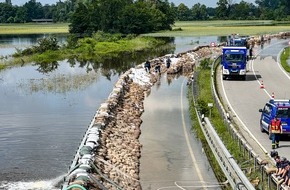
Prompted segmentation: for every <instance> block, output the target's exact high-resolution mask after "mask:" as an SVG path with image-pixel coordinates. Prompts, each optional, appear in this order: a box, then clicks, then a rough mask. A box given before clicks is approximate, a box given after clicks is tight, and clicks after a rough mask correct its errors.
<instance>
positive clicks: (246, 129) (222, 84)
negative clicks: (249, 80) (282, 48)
mask: <svg viewBox="0 0 290 190" xmlns="http://www.w3.org/2000/svg"><path fill="white" fill-rule="evenodd" d="M280 43H283V42H277V43H275V44H272V45H269V46H267V47H266V48H264V49H268V48H270V47H272V46H274V45H277V44H280ZM264 49H262V50H260V51H258V52H257V54H256V56H257V55H259V54H260V53H261V52H262V51H263V50H264ZM250 63H251V65H252V68H251V69H252V72H253V74H254V76H255V78H256V80H257V82H258V83H259V86H261V82H260V81H259V80H258V77H257V75H256V72H255V70H254V60H251V62H250ZM288 77H289V76H288ZM220 80H221V86H222V90H223V93H224V96H225V99H226V102H227V103H228V105H229V107H230V109H231V110H232V112H233V113H234V114H235V116H236V118H237V119H238V120H239V121H240V122H241V124H242V126H243V129H244V130H245V131H246V132H247V133H248V134H249V135H250V136H251V138H252V139H253V140H254V141H255V142H256V143H257V144H258V145H259V147H260V148H261V149H262V150H263V152H264V153H265V154H268V151H267V150H266V149H265V148H264V146H263V145H262V144H261V143H260V142H259V141H258V140H257V139H256V138H255V136H254V135H253V134H252V133H251V131H250V130H249V129H248V128H247V127H246V125H245V123H244V122H243V121H242V120H241V118H240V117H239V116H238V115H237V113H236V112H235V110H234V109H233V107H232V105H231V104H230V101H229V99H228V97H227V95H226V92H225V88H224V83H223V80H222V75H221V77H220ZM263 90H264V92H265V93H266V94H267V95H268V96H269V98H271V94H269V93H268V92H267V90H266V89H263Z"/></svg>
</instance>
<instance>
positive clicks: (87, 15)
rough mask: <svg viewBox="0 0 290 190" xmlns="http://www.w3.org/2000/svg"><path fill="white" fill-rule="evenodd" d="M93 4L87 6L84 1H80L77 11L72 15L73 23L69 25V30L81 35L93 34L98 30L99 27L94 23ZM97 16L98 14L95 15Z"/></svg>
mask: <svg viewBox="0 0 290 190" xmlns="http://www.w3.org/2000/svg"><path fill="white" fill-rule="evenodd" d="M92 7H93V6H86V5H85V4H84V3H81V2H79V3H78V6H77V8H76V10H75V12H74V13H73V14H72V17H71V24H70V25H69V32H70V33H73V34H78V35H79V36H88V35H92V34H93V33H94V32H95V31H97V30H98V27H97V26H95V25H94V23H95V21H94V19H93V18H94V17H93V15H92V14H94V13H95V12H97V11H96V10H95V11H92V9H93V8H92ZM95 16H96V17H97V16H98V15H95Z"/></svg>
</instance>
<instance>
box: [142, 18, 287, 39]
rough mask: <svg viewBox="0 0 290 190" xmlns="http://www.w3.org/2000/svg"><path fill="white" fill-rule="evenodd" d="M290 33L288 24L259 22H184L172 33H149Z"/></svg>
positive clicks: (175, 26) (167, 34) (178, 34)
mask: <svg viewBox="0 0 290 190" xmlns="http://www.w3.org/2000/svg"><path fill="white" fill-rule="evenodd" d="M285 31H290V22H288V23H287V22H273V21H269V20H259V21H257V20H256V21H248V20H245V21H242V20H241V21H233V20H227V21H221V20H218V21H191V22H189V21H184V22H176V23H175V25H174V26H173V30H172V31H163V32H156V33H150V34H146V35H150V36H168V37H174V36H227V35H229V34H234V33H235V34H240V35H260V34H276V33H279V32H285Z"/></svg>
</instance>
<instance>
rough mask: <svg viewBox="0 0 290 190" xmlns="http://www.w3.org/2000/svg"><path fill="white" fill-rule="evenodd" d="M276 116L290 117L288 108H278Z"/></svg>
mask: <svg viewBox="0 0 290 190" xmlns="http://www.w3.org/2000/svg"><path fill="white" fill-rule="evenodd" d="M277 116H278V117H279V118H290V108H278V110H277Z"/></svg>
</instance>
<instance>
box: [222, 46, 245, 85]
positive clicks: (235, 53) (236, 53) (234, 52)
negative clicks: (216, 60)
mask: <svg viewBox="0 0 290 190" xmlns="http://www.w3.org/2000/svg"><path fill="white" fill-rule="evenodd" d="M221 64H222V75H223V80H225V79H227V77H229V76H236V77H239V78H242V79H243V80H246V67H247V48H246V47H239V46H225V47H223V48H222V61H221Z"/></svg>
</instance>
